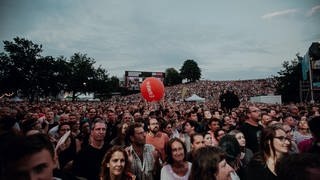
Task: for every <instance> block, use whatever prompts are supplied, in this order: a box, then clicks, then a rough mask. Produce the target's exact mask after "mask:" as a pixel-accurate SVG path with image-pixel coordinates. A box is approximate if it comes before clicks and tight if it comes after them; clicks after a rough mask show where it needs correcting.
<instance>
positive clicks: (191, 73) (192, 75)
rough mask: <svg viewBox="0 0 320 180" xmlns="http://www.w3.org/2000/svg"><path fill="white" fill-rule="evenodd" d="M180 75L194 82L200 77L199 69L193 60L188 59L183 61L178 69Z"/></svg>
mask: <svg viewBox="0 0 320 180" xmlns="http://www.w3.org/2000/svg"><path fill="white" fill-rule="evenodd" d="M180 75H181V77H182V78H183V79H187V81H188V82H195V81H196V80H199V79H200V78H201V70H200V68H199V67H198V64H197V63H196V62H195V61H194V60H192V59H188V60H186V61H184V63H183V65H182V67H181V69H180Z"/></svg>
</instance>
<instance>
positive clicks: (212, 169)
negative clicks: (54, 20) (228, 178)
mask: <svg viewBox="0 0 320 180" xmlns="http://www.w3.org/2000/svg"><path fill="white" fill-rule="evenodd" d="M224 159H225V153H224V152H223V150H222V149H220V148H219V147H214V146H205V147H202V148H200V149H198V150H197V152H196V153H195V156H194V159H193V161H192V168H191V173H190V176H189V180H198V179H202V180H212V179H213V180H215V179H216V178H215V174H216V173H217V172H218V171H219V162H221V161H222V160H224Z"/></svg>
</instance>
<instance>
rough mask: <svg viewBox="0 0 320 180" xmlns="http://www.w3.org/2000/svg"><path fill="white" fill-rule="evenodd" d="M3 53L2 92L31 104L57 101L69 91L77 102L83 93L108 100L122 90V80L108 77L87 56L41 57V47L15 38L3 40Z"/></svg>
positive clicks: (0, 63) (0, 68)
mask: <svg viewBox="0 0 320 180" xmlns="http://www.w3.org/2000/svg"><path fill="white" fill-rule="evenodd" d="M3 43H4V50H5V52H2V53H0V93H1V94H5V93H14V94H15V95H18V96H19V97H23V98H27V99H28V100H29V101H35V100H39V98H40V97H41V98H56V97H57V95H59V93H61V92H70V93H71V94H72V99H73V100H75V99H76V98H77V96H78V95H79V94H81V93H94V94H95V95H96V96H98V97H96V98H100V99H105V98H108V97H109V96H110V94H111V92H112V91H119V90H120V89H119V88H120V87H119V79H118V78H117V77H111V78H109V75H108V73H107V71H106V70H105V69H104V68H102V67H101V66H99V67H98V68H95V67H94V64H95V63H96V62H95V60H94V59H93V58H91V57H88V56H87V55H86V54H81V53H74V54H73V55H72V56H71V57H70V58H66V57H63V56H60V57H52V56H42V55H41V53H42V52H43V49H42V45H38V44H35V43H33V42H32V41H30V40H27V39H24V38H19V37H16V38H14V39H13V42H11V41H3Z"/></svg>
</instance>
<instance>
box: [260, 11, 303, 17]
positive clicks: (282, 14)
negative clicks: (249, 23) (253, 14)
mask: <svg viewBox="0 0 320 180" xmlns="http://www.w3.org/2000/svg"><path fill="white" fill-rule="evenodd" d="M298 11H299V10H298V9H287V10H283V11H276V12H272V13H268V14H265V15H263V16H262V17H261V18H262V19H272V18H274V17H277V16H285V15H290V14H295V13H297V12H298Z"/></svg>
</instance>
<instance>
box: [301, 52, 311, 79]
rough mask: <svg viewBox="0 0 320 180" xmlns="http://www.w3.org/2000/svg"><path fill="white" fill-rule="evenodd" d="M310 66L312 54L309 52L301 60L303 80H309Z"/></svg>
mask: <svg viewBox="0 0 320 180" xmlns="http://www.w3.org/2000/svg"><path fill="white" fill-rule="evenodd" d="M309 67H310V56H309V52H307V53H306V55H304V57H303V59H302V61H301V69H302V80H304V81H306V80H308V71H309Z"/></svg>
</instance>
